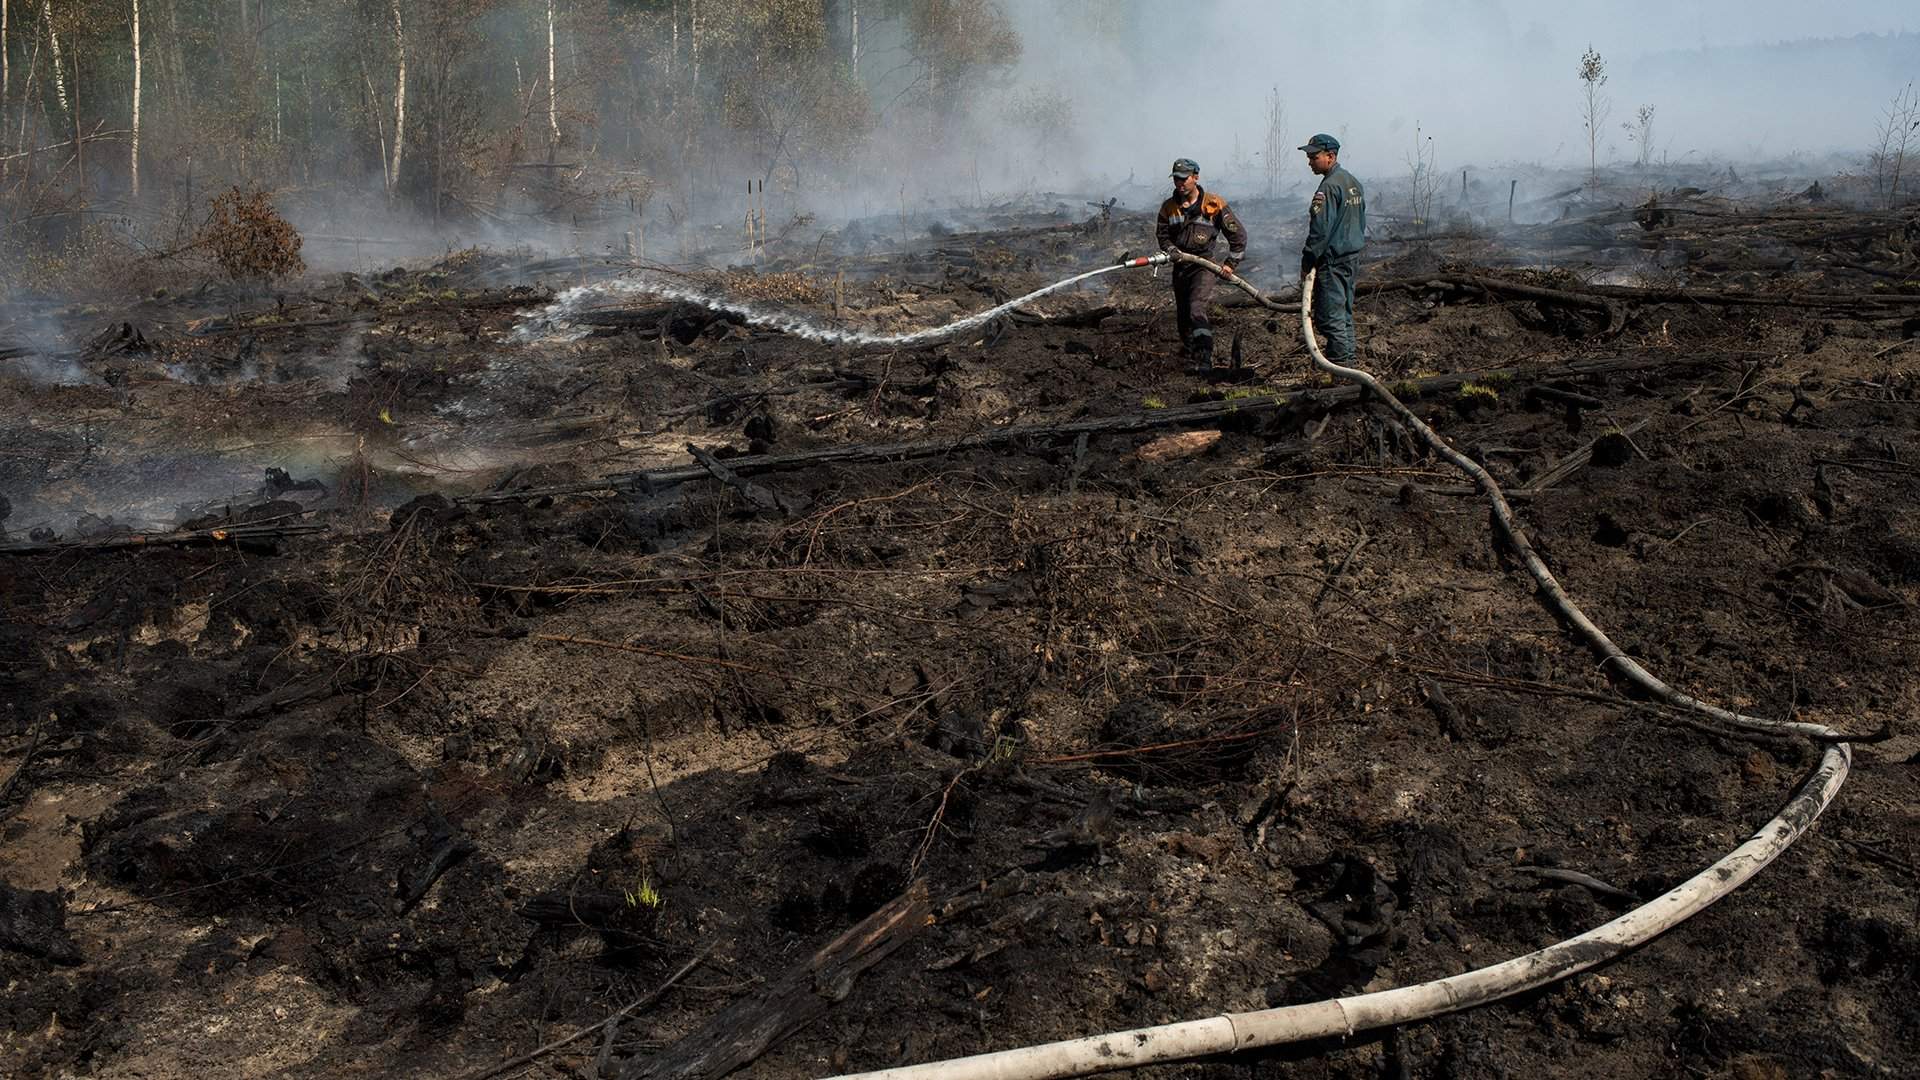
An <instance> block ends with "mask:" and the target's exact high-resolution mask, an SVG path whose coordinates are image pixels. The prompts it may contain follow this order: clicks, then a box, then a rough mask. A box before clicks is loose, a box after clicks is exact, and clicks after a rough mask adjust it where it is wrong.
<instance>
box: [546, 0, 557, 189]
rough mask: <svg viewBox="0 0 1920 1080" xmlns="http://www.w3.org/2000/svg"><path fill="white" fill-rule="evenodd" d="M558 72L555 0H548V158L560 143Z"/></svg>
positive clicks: (550, 158)
mask: <svg viewBox="0 0 1920 1080" xmlns="http://www.w3.org/2000/svg"><path fill="white" fill-rule="evenodd" d="M555 73H556V70H555V64H554V47H553V0H547V131H548V137H547V160H548V161H552V160H553V150H554V148H555V147H557V146H559V145H560V91H559V88H558V87H556V86H555V85H554V82H553V80H554V75H555Z"/></svg>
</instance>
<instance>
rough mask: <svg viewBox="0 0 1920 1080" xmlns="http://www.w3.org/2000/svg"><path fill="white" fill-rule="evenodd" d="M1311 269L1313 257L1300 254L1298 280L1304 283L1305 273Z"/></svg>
mask: <svg viewBox="0 0 1920 1080" xmlns="http://www.w3.org/2000/svg"><path fill="white" fill-rule="evenodd" d="M1312 269H1313V256H1311V255H1306V254H1302V255H1301V256H1300V279H1301V280H1302V281H1305V280H1306V277H1307V273H1308V272H1309V271H1311V270H1312Z"/></svg>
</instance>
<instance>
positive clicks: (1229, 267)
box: [1220, 259, 1233, 277]
mask: <svg viewBox="0 0 1920 1080" xmlns="http://www.w3.org/2000/svg"><path fill="white" fill-rule="evenodd" d="M1220 269H1221V270H1222V271H1224V272H1225V273H1226V275H1227V276H1228V277H1232V276H1233V260H1231V259H1229V260H1227V261H1226V262H1223V263H1221V264H1220Z"/></svg>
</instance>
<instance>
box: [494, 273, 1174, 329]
mask: <svg viewBox="0 0 1920 1080" xmlns="http://www.w3.org/2000/svg"><path fill="white" fill-rule="evenodd" d="M1171 261H1172V260H1171V258H1170V257H1169V256H1168V255H1167V253H1166V252H1164V251H1162V252H1158V253H1156V254H1153V255H1143V256H1140V257H1138V258H1132V259H1125V260H1122V261H1120V262H1118V263H1115V264H1114V265H1112V266H1102V267H1099V268H1097V269H1093V270H1089V271H1087V272H1086V273H1083V274H1075V275H1074V276H1073V277H1070V278H1066V279H1064V280H1061V281H1056V282H1054V283H1053V284H1051V285H1048V286H1045V287H1044V288H1039V289H1035V290H1034V291H1032V292H1030V293H1028V294H1026V295H1025V296H1017V297H1015V298H1013V299H1012V300H1009V301H1007V302H1006V303H1004V304H999V305H996V306H994V307H990V308H988V309H986V310H985V311H979V312H975V313H974V314H972V315H968V316H966V317H964V318H961V319H958V320H956V321H954V322H950V323H948V324H946V325H945V326H935V327H930V328H928V329H925V330H911V331H907V332H905V333H899V334H876V333H871V332H869V331H865V330H847V329H842V328H840V327H834V326H824V325H822V324H820V323H818V322H815V321H813V320H811V319H807V318H805V317H803V316H801V315H797V314H795V313H793V312H791V311H785V310H782V309H780V308H772V307H766V306H764V305H760V304H743V303H738V302H736V301H732V300H728V299H726V298H724V297H721V296H718V295H715V294H714V293H712V292H710V291H708V290H704V289H698V288H693V287H690V286H688V285H685V284H683V283H681V282H679V281H676V280H673V279H672V278H670V277H668V276H667V275H665V274H661V273H653V272H649V273H645V274H640V275H636V276H634V277H629V278H621V279H619V280H617V281H607V282H601V283H600V284H597V285H581V286H577V287H575V288H572V289H568V290H567V291H565V292H563V293H561V294H560V295H559V296H557V297H555V298H554V301H553V303H551V304H548V305H547V306H546V307H544V308H541V309H540V310H539V311H536V312H532V313H530V314H527V315H525V316H522V318H521V320H520V323H519V325H518V326H516V327H514V331H513V336H514V338H515V339H516V340H519V341H540V340H561V341H574V340H578V339H579V338H582V337H585V336H586V333H587V332H586V331H585V330H584V329H582V328H580V327H579V326H577V325H575V323H574V321H573V319H574V317H575V316H577V315H579V314H581V313H582V312H584V311H587V310H589V305H590V304H591V303H592V302H593V301H595V300H598V299H600V298H602V297H616V296H652V297H659V298H662V299H667V300H680V301H684V302H686V303H689V304H697V305H699V306H700V307H703V308H706V309H707V310H708V311H718V312H722V313H724V314H727V315H733V316H736V317H738V318H741V319H744V320H746V321H747V322H748V323H751V324H753V325H755V326H768V327H772V328H773V329H775V330H780V331H783V332H785V333H789V334H792V335H794V336H795V337H802V338H806V339H807V340H809V341H820V342H825V343H827V344H829V345H886V346H908V345H924V344H927V343H928V342H933V341H939V340H940V339H942V338H946V337H951V336H953V335H954V334H958V333H960V332H962V331H964V330H970V329H972V328H973V327H976V326H980V325H982V324H983V323H988V322H991V321H993V320H994V319H996V318H998V317H1000V316H1001V315H1004V314H1006V313H1007V312H1009V311H1012V310H1013V309H1015V308H1017V307H1019V306H1020V305H1022V304H1025V303H1027V302H1029V301H1032V300H1037V299H1039V298H1040V297H1042V296H1046V295H1047V294H1049V293H1054V292H1059V291H1060V290H1061V289H1064V288H1067V287H1068V286H1071V285H1077V284H1079V283H1080V282H1082V281H1086V280H1088V279H1089V278H1096V277H1099V276H1101V275H1102V274H1111V273H1113V272H1114V271H1115V270H1131V269H1134V268H1137V267H1143V266H1160V265H1162V264H1165V263H1168V262H1171Z"/></svg>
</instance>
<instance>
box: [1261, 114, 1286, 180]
mask: <svg viewBox="0 0 1920 1080" xmlns="http://www.w3.org/2000/svg"><path fill="white" fill-rule="evenodd" d="M1262 153H1264V154H1266V157H1265V158H1264V159H1263V160H1264V162H1265V164H1266V167H1267V198H1269V199H1273V198H1278V197H1279V195H1280V170H1281V168H1282V163H1283V162H1285V161H1286V160H1287V157H1288V154H1287V106H1286V103H1285V102H1283V101H1281V100H1280V88H1279V87H1277V86H1276V87H1274V88H1273V89H1272V90H1269V91H1267V148H1266V149H1265V150H1264V151H1262Z"/></svg>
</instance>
